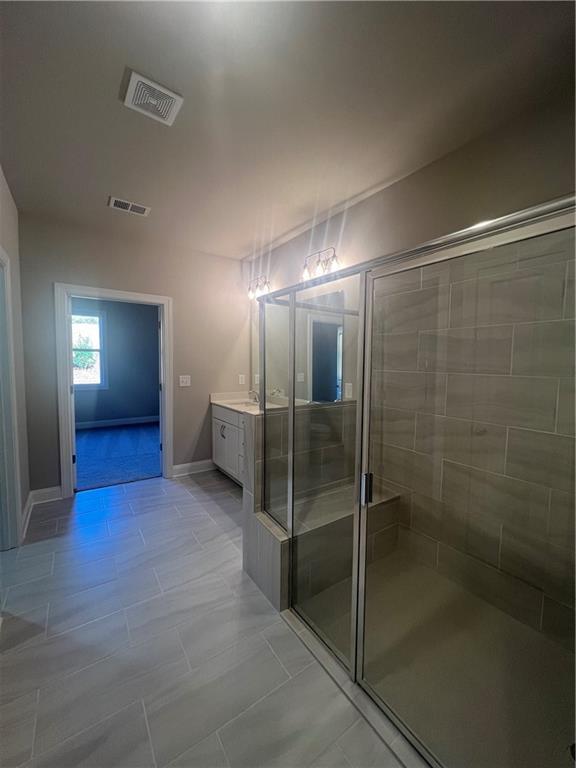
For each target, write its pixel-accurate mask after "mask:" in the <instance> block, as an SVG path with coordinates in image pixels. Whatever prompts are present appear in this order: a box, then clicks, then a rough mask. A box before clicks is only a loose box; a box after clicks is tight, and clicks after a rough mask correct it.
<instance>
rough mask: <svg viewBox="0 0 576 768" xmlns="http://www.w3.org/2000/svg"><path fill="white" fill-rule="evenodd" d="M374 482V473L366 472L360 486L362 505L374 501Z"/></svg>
mask: <svg viewBox="0 0 576 768" xmlns="http://www.w3.org/2000/svg"><path fill="white" fill-rule="evenodd" d="M373 484H374V475H373V474H372V472H364V474H363V475H362V482H361V486H360V503H361V504H362V506H363V507H364V506H366V504H370V503H371V502H372V486H373Z"/></svg>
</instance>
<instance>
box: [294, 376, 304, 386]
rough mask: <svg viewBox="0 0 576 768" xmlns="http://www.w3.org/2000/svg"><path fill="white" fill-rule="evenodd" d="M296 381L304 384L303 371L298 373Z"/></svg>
mask: <svg viewBox="0 0 576 768" xmlns="http://www.w3.org/2000/svg"><path fill="white" fill-rule="evenodd" d="M296 381H297V382H299V383H300V384H302V382H303V381H304V374H303V373H297V374H296Z"/></svg>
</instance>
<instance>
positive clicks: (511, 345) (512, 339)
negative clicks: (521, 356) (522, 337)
mask: <svg viewBox="0 0 576 768" xmlns="http://www.w3.org/2000/svg"><path fill="white" fill-rule="evenodd" d="M515 339H516V326H515V325H513V326H512V337H511V339H510V365H509V369H508V371H509V374H510V376H513V375H514V374H513V368H514V342H515Z"/></svg>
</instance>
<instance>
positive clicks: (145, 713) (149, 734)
mask: <svg viewBox="0 0 576 768" xmlns="http://www.w3.org/2000/svg"><path fill="white" fill-rule="evenodd" d="M140 703H141V704H142V712H143V714H144V723H145V725H146V733H147V734H148V742H149V743H150V752H151V753H152V761H153V763H154V768H157V767H158V761H157V760H156V753H155V751H154V743H153V741H152V733H151V732H150V723H149V722H148V713H147V712H146V704H144V699H140Z"/></svg>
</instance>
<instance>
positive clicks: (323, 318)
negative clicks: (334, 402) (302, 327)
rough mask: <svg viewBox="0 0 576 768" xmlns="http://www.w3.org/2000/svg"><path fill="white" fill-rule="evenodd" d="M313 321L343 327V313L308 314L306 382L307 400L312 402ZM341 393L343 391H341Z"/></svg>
mask: <svg viewBox="0 0 576 768" xmlns="http://www.w3.org/2000/svg"><path fill="white" fill-rule="evenodd" d="M314 323H327V324H329V325H337V326H339V327H343V325H344V314H342V315H340V316H337V317H334V315H327V314H317V315H314V314H312V311H311V312H310V314H309V315H308V350H307V352H308V355H307V361H306V363H307V365H308V372H309V375H308V382H307V387H306V390H307V393H308V400H309V401H310V402H312V394H313V391H314V375H313V371H312V362H313V359H314V355H313V348H314ZM343 371H344V360H342V372H343ZM342 395H344V393H343V392H342Z"/></svg>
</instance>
